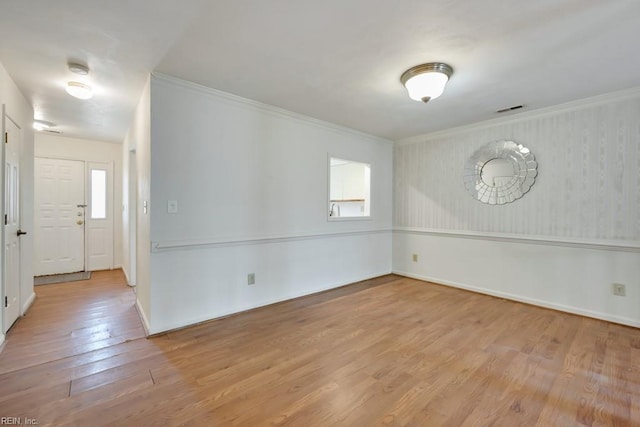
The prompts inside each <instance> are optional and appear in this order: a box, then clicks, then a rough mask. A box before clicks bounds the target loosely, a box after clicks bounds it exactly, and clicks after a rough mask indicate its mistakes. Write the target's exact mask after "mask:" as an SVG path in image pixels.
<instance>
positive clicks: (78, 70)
mask: <svg viewBox="0 0 640 427" xmlns="http://www.w3.org/2000/svg"><path fill="white" fill-rule="evenodd" d="M68 66H69V71H71V72H72V73H75V74H78V75H81V76H86V75H87V74H89V67H87V66H86V65H82V64H78V63H77V62H69V64H68Z"/></svg>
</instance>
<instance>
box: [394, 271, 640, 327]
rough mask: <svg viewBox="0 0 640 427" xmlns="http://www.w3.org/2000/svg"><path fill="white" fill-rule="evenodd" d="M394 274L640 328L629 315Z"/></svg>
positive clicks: (403, 273) (405, 274)
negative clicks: (622, 315)
mask: <svg viewBox="0 0 640 427" xmlns="http://www.w3.org/2000/svg"><path fill="white" fill-rule="evenodd" d="M393 274H397V275H399V276H405V277H410V278H412V279H418V280H423V281H426V282H432V283H437V284H439V285H444V286H451V287H454V288H459V289H464V290H467V291H471V292H476V293H480V294H485V295H491V296H494V297H498V298H504V299H508V300H511V301H518V302H522V303H525V304H531V305H535V306H538V307H544V308H549V309H552V310H557V311H563V312H565V313H571V314H577V315H580V316H585V317H591V318H593V319H599V320H606V321H607V322H613V323H619V324H621V325H626V326H633V327H635V328H640V321H637V320H635V319H630V318H628V317H621V316H616V315H612V314H608V313H602V312H599V311H593V310H586V309H583V308H580V307H573V306H568V305H564V304H557V303H554V302H551V301H544V300H539V299H535V298H528V297H523V296H521V295H515V294H510V293H507V292H500V291H494V290H492V289H486V288H481V287H478V286H472V285H468V284H465V283H457V282H452V281H449V280H444V279H440V278H437V277H428V276H422V275H419V274H413V273H407V272H405V271H394V272H393Z"/></svg>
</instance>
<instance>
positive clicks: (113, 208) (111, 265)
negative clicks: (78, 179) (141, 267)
mask: <svg viewBox="0 0 640 427" xmlns="http://www.w3.org/2000/svg"><path fill="white" fill-rule="evenodd" d="M36 157H37V158H41V159H53V160H70V161H80V162H83V163H84V167H83V171H84V172H83V174H84V176H83V180H84V203H85V204H88V203H89V201H90V199H91V198H90V191H91V189H90V188H88V184H89V182H90V181H89V178H90V176H89V174H90V170H89V164H90V163H104V164H109V167H110V169H109V172H110V174H111V176H109V177H108V185H109V188H108V191H107V193H108V198H109V200H107V209H108V210H109V213H110V215H111V236H110V239H109V245H110V246H111V249H110V251H109V252H110V254H109V256H110V260H109V269H114V268H115V214H116V206H115V183H116V179H115V173H116V168H115V164H114V162H113V161H112V160H109V161H107V162H104V161H97V160H90V159H81V158H69V157H68V156H67V157H65V156H56V155H43V156H34V158H36ZM35 205H36V203H35V200H34V206H35ZM88 212H89V209H88V206H87V207H86V208H85V216H84V218H85V225H86V217H87V213H88ZM36 232H37V230H35V229H34V233H36ZM89 244H90V243H89V239H88V236H87V228H86V226H85V227H84V254H83V260H84V270H85V271H86V270H87V267H88V265H89V260H88V254H89V250H88V245H89ZM34 262H35V260H34Z"/></svg>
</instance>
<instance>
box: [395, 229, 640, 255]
mask: <svg viewBox="0 0 640 427" xmlns="http://www.w3.org/2000/svg"><path fill="white" fill-rule="evenodd" d="M393 232H394V233H403V234H418V235H430V236H440V237H452V238H459V239H478V240H492V241H496V242H512V243H527V244H534V245H548V246H563V247H571V248H583V249H600V250H607V251H620V252H640V242H638V241H634V240H629V241H624V240H588V239H570V238H563V237H551V236H531V235H520V234H506V233H482V232H476V231H463V230H438V229H428V228H411V227H396V228H394V230H393Z"/></svg>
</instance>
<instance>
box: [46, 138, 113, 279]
mask: <svg viewBox="0 0 640 427" xmlns="http://www.w3.org/2000/svg"><path fill="white" fill-rule="evenodd" d="M35 155H36V157H49V158H54V159H67V160H82V161H85V162H90V161H95V162H113V165H114V169H113V184H114V190H113V217H114V220H113V231H114V233H113V263H114V264H113V265H114V267H115V268H119V267H122V262H123V257H122V215H121V212H122V206H123V204H122V145H121V144H113V143H109V142H103V141H95V140H89V139H77V138H66V137H63V136H58V135H48V134H44V133H39V132H36V134H35Z"/></svg>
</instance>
